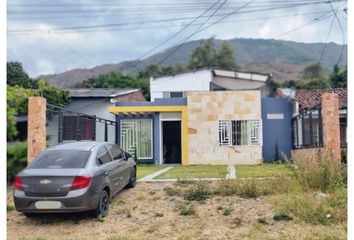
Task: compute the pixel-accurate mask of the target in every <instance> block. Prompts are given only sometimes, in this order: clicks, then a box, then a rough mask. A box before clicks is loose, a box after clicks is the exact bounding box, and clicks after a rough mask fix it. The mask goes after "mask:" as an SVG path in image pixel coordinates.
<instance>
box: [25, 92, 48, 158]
mask: <svg viewBox="0 0 354 240" xmlns="http://www.w3.org/2000/svg"><path fill="white" fill-rule="evenodd" d="M46 107H47V100H46V99H45V98H42V97H29V98H28V128H27V147H28V148H27V163H30V162H31V161H32V160H33V159H34V158H35V157H36V156H37V155H38V154H39V153H40V152H41V151H43V150H44V149H45V148H46V135H47V133H46V126H45V125H46Z"/></svg>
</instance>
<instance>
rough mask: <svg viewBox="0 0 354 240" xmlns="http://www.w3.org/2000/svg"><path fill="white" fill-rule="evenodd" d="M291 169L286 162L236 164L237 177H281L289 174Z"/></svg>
mask: <svg viewBox="0 0 354 240" xmlns="http://www.w3.org/2000/svg"><path fill="white" fill-rule="evenodd" d="M291 174H292V172H291V170H290V169H289V167H288V166H287V165H286V164H275V163H274V164H273V163H265V164H261V165H237V166H236V176H237V178H244V177H283V176H290V175H291Z"/></svg>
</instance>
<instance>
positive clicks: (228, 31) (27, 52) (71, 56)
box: [7, 0, 346, 76]
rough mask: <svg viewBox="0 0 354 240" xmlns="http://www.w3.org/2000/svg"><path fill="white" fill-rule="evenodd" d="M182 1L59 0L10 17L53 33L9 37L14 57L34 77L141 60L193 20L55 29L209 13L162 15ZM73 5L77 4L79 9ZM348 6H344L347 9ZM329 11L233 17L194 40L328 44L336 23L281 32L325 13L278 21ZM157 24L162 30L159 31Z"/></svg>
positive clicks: (16, 24)
mask: <svg viewBox="0 0 354 240" xmlns="http://www.w3.org/2000/svg"><path fill="white" fill-rule="evenodd" d="M198 1H199V3H204V2H203V1H201V0H195V1H194V2H198ZM13 3H16V4H21V3H22V4H28V3H29V2H28V1H27V0H16V2H13V1H11V3H8V4H13ZM35 3H38V6H37V7H36V8H34V9H36V10H38V11H39V10H41V11H42V10H46V9H48V8H47V7H43V6H42V7H40V6H41V5H40V4H43V1H42V0H31V3H30V4H35ZM60 3H63V4H64V5H60ZM159 3H160V6H159ZM182 3H183V2H180V1H178V0H170V1H163V0H154V1H153V2H146V1H143V0H132V1H129V2H120V1H116V2H102V1H100V0H90V1H88V0H78V1H75V2H73V1H72V0H53V1H51V2H50V4H56V7H55V8H50V9H49V10H51V11H54V13H52V14H28V15H26V14H23V15H18V14H17V15H11V14H8V18H9V19H8V29H39V30H45V31H47V32H48V31H50V33H46V34H37V35H36V34H29V35H25V34H22V35H17V36H15V35H11V34H9V35H8V41H7V42H8V59H9V60H18V61H21V62H22V63H23V65H24V67H25V69H26V70H27V71H28V72H29V74H30V75H31V76H37V75H39V74H44V73H49V72H62V71H66V70H68V69H72V68H79V67H93V66H95V65H99V64H104V63H117V62H119V61H122V60H130V59H135V58H136V57H138V56H140V55H142V54H143V53H145V52H146V51H148V50H149V49H151V48H152V47H154V46H156V45H157V44H159V43H160V42H162V41H164V40H165V39H167V38H168V37H170V36H171V35H173V34H174V33H176V32H177V31H178V30H179V29H180V28H181V27H182V26H183V25H185V24H187V23H189V22H190V21H191V19H190V20H179V21H174V22H160V23H154V24H135V25H126V26H124V27H125V28H132V29H131V30H124V31H122V30H120V31H117V30H116V31H110V30H112V28H100V31H96V32H83V31H82V30H78V31H76V32H75V31H67V32H53V31H51V30H52V29H56V28H63V27H73V26H88V25H99V24H112V23H134V22H140V21H151V20H157V19H169V18H182V17H191V16H192V17H193V16H197V15H198V14H201V13H202V11H203V9H200V10H198V12H195V11H194V12H193V11H192V10H193V7H190V8H191V9H186V10H178V11H175V12H171V11H170V10H161V11H160V12H157V10H158V9H161V8H163V7H165V6H166V4H170V5H169V6H170V8H178V6H180V5H179V4H182ZM65 4H66V5H65ZM68 4H69V7H68ZM70 4H75V7H74V5H70ZM144 4H145V5H144ZM146 4H153V5H154V9H153V11H152V10H147V7H146ZM228 4H229V5H228V6H226V5H225V8H224V9H223V10H220V11H219V13H228V12H230V11H231V10H232V4H236V3H231V2H230V3H228ZM257 4H260V3H257V2H255V3H254V5H253V6H252V7H251V6H250V8H249V9H254V8H255V6H257ZM263 4H267V1H264V2H263ZM273 4H274V2H273ZM344 4H345V3H344ZM341 5H343V3H340V4H335V7H337V6H341ZM202 6H203V7H204V8H205V9H206V8H207V7H208V5H206V4H204V5H202ZM342 7H344V5H343V6H342ZM67 9H69V10H74V9H76V10H75V11H76V12H75V11H74V12H73V13H71V14H70V13H63V12H65V11H66V10H67ZM12 10H14V8H13V7H11V6H10V7H9V11H10V12H11V11H12ZM15 10H16V11H29V10H28V8H26V7H24V6H21V5H19V6H18V7H16V8H15ZM327 10H329V6H328V4H324V5H314V6H308V7H301V8H294V9H290V10H289V9H283V10H276V11H263V12H255V13H247V14H240V15H235V16H230V17H229V18H227V19H226V21H233V22H228V23H222V24H216V25H214V26H213V27H211V28H209V29H207V30H205V31H203V32H201V33H199V34H196V35H195V36H193V38H192V39H200V38H206V37H210V36H212V35H216V37H217V38H220V39H230V38H234V37H244V38H277V37H279V38H281V39H286V40H292V41H299V42H320V41H324V40H325V36H326V34H327V32H328V29H329V24H330V21H331V19H327V20H326V21H321V22H318V23H316V24H313V25H310V26H307V27H305V28H301V29H299V30H298V31H296V32H294V33H292V34H288V35H285V36H281V34H283V33H285V32H287V31H289V30H291V29H294V28H296V27H297V26H300V25H302V24H304V23H306V22H308V21H310V20H311V19H313V18H314V17H316V16H319V15H321V14H320V13H318V14H312V15H303V16H292V17H289V16H288V17H284V18H273V17H274V16H281V15H285V16H287V15H295V14H299V13H306V12H318V11H327ZM56 11H62V13H55V12H56ZM87 15H90V16H91V17H89V18H88V17H87ZM112 15H113V16H112ZM77 16H86V17H85V18H84V17H77ZM55 17H59V18H55ZM14 18H17V19H19V18H20V19H23V20H13V19H14ZM219 18H220V17H214V18H212V19H210V21H209V23H212V22H214V21H216V20H217V19H219ZM257 18H259V19H258V20H257V21H256V20H245V19H257ZM234 20H235V21H234ZM341 20H342V23H343V25H344V27H345V29H346V22H345V18H343V16H342V17H341ZM156 26H162V27H161V28H155V27H156ZM117 28H119V27H116V29H117ZM196 28H197V26H192V27H190V28H188V29H187V31H184V32H183V33H182V34H179V35H178V36H177V37H176V38H174V39H173V40H172V41H170V42H168V43H167V44H165V45H163V46H162V47H161V48H159V49H158V51H162V50H164V49H165V48H166V47H169V46H172V45H174V44H177V43H178V42H180V41H181V40H182V39H184V38H185V37H186V36H188V35H189V34H190V33H192V32H193V29H196ZM108 29H109V30H108ZM90 30H94V29H90ZM87 31H88V30H87ZM329 40H330V41H334V42H336V43H341V42H342V39H341V33H340V30H339V27H338V25H337V23H336V24H335V25H334V27H333V29H332V33H331V37H330V38H329Z"/></svg>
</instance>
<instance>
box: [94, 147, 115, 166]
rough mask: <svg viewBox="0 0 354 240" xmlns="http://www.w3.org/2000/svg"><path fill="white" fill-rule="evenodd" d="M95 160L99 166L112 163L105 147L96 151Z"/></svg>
mask: <svg viewBox="0 0 354 240" xmlns="http://www.w3.org/2000/svg"><path fill="white" fill-rule="evenodd" d="M97 160H98V163H99V164H101V165H102V164H106V163H108V162H110V161H112V159H111V156H110V155H109V153H108V151H107V149H106V148H105V147H103V148H101V149H100V150H98V152H97Z"/></svg>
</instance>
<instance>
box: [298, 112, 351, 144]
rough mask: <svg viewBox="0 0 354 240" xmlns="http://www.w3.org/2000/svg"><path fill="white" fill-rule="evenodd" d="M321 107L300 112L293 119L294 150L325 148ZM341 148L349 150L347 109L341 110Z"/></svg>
mask: <svg viewBox="0 0 354 240" xmlns="http://www.w3.org/2000/svg"><path fill="white" fill-rule="evenodd" d="M321 110H322V109H321V106H316V107H314V108H311V109H308V110H303V111H300V113H299V115H297V116H296V117H294V118H293V119H292V133H293V148H294V149H300V148H314V147H323V125H322V112H321ZM339 123H340V143H341V148H347V109H339Z"/></svg>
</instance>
